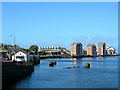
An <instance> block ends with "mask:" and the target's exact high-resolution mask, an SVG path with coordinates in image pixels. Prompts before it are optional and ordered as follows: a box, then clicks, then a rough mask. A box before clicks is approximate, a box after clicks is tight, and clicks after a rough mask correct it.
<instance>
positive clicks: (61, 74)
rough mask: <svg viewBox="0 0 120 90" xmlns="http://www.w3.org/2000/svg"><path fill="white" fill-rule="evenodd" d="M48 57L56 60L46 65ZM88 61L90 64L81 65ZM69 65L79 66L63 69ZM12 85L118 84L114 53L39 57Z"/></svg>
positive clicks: (102, 85)
mask: <svg viewBox="0 0 120 90" xmlns="http://www.w3.org/2000/svg"><path fill="white" fill-rule="evenodd" d="M50 61H57V65H56V66H55V67H49V62H50ZM85 62H89V63H90V64H91V68H84V66H83V65H84V63H85ZM69 66H80V68H71V69H63V68H65V67H69ZM34 69H35V71H34V72H33V73H32V75H31V76H29V77H27V78H25V79H24V80H21V81H19V82H18V83H16V85H14V86H12V87H13V88H118V57H104V58H78V59H76V58H74V59H70V58H57V59H43V60H41V61H40V64H39V65H37V66H35V67H34Z"/></svg>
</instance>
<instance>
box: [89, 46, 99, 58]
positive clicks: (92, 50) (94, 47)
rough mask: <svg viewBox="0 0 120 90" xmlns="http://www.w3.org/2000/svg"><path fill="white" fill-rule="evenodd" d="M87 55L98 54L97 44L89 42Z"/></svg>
mask: <svg viewBox="0 0 120 90" xmlns="http://www.w3.org/2000/svg"><path fill="white" fill-rule="evenodd" d="M87 55H91V56H95V55H97V53H96V46H95V44H88V45H87Z"/></svg>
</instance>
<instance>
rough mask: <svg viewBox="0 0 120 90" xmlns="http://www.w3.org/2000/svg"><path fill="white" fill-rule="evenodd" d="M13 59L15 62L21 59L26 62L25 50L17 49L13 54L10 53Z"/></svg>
mask: <svg viewBox="0 0 120 90" xmlns="http://www.w3.org/2000/svg"><path fill="white" fill-rule="evenodd" d="M14 60H15V61H17V62H21V61H25V62H27V54H26V53H25V52H22V51H19V52H17V53H15V54H14V55H12V61H14Z"/></svg>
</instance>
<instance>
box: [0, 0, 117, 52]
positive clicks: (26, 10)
mask: <svg viewBox="0 0 120 90" xmlns="http://www.w3.org/2000/svg"><path fill="white" fill-rule="evenodd" d="M117 5H118V3H117V2H58V3H57V2H36V3H33V2H19V3H17V2H9V3H6V2H4V3H3V4H2V10H3V11H2V26H3V27H2V28H3V29H2V40H3V42H6V43H8V44H9V40H10V44H13V38H11V37H9V35H11V34H13V35H15V38H16V44H17V45H19V46H20V47H24V48H29V47H30V46H31V45H32V44H36V45H38V46H40V47H42V46H62V47H65V48H67V49H69V50H70V45H71V43H73V42H81V43H82V44H83V48H86V46H87V44H91V43H94V44H96V45H97V44H98V43H99V42H106V44H107V45H109V46H112V47H114V48H116V49H117V48H118V6H117Z"/></svg>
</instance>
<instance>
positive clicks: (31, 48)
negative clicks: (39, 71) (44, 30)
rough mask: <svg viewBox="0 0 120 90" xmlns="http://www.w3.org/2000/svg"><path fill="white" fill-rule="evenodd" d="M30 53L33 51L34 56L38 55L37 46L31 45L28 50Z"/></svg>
mask: <svg viewBox="0 0 120 90" xmlns="http://www.w3.org/2000/svg"><path fill="white" fill-rule="evenodd" d="M29 50H30V51H34V53H35V55H37V53H38V46H37V45H32V46H30V48H29Z"/></svg>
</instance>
